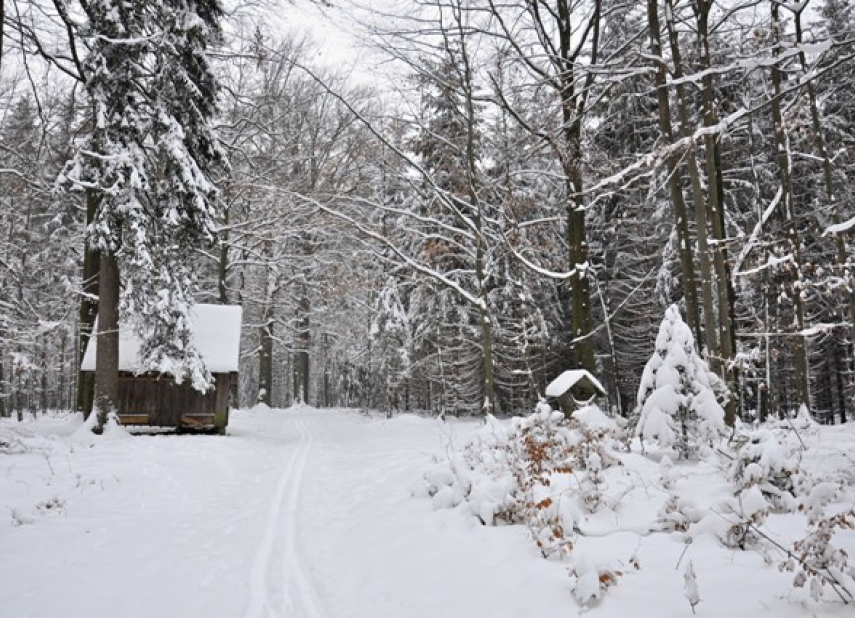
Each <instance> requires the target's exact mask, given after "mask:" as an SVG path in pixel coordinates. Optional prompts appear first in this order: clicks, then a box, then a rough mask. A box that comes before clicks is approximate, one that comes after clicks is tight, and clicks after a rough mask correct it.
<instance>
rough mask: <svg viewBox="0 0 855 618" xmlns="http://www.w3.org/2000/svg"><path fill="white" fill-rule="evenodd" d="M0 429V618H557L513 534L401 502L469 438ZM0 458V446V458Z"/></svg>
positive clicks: (249, 430) (259, 428) (550, 590)
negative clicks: (452, 441)
mask: <svg viewBox="0 0 855 618" xmlns="http://www.w3.org/2000/svg"><path fill="white" fill-rule="evenodd" d="M78 424H79V420H76V419H71V420H69V419H54V420H50V419H44V420H40V421H39V422H37V423H27V424H25V425H23V426H19V425H18V424H17V423H15V422H14V421H11V422H3V423H2V424H0V436H2V437H3V438H5V440H6V441H7V442H10V441H11V442H12V443H13V444H12V447H11V449H9V447H7V450H13V451H15V450H22V449H20V448H16V446H15V444H16V443H18V441H17V440H14V439H11V440H10V438H12V437H13V436H14V435H15V434H18V435H19V436H20V437H21V440H20V443H21V444H20V445H21V446H23V447H25V448H26V452H19V453H13V454H0V616H2V618H27V617H33V618H60V617H61V618H83V617H85V618H108V617H109V618H114V617H115V618H142V617H146V618H170V617H175V618H191V617H196V616H198V617H205V618H241V617H247V618H256V617H259V618H260V617H277V618H278V617H280V616H281V617H288V618H302V617H305V618H322V617H323V618H338V617H341V618H345V617H365V618H369V617H370V618H381V617H404V616H406V617H411V618H419V617H422V616H423V617H425V618H428V617H430V618H438V617H443V618H453V617H458V616H459V617H461V618H463V617H466V618H473V617H475V616H492V617H495V618H502V617H505V616H507V617H509V618H510V617H522V616H529V615H532V612H533V611H534V610H537V614H538V615H539V616H543V617H548V616H566V615H567V611H568V607H569V606H568V603H569V602H570V601H569V596H568V593H567V590H566V573H565V570H566V569H565V568H564V567H563V566H562V565H560V564H557V563H548V562H546V561H544V560H542V559H540V558H539V557H538V554H537V552H536V551H535V549H534V548H533V546H531V544H530V542H529V541H528V538H527V536H526V533H525V531H524V530H522V529H504V530H502V529H495V528H484V527H482V526H480V525H479V524H477V522H476V521H474V520H472V519H471V518H468V517H465V516H463V515H462V514H460V513H457V512H452V511H435V510H433V509H432V507H431V504H430V502H429V501H427V500H419V499H415V498H413V497H412V495H411V494H412V491H413V489H414V488H415V487H416V486H417V485H418V484H419V483H420V482H421V478H422V472H423V471H424V469H425V468H426V467H427V466H428V465H429V464H430V463H431V462H432V460H433V459H434V458H437V457H441V456H442V455H443V451H444V448H445V447H444V444H445V441H446V438H448V437H449V436H453V437H455V438H457V437H463V436H464V435H466V434H467V433H471V432H472V430H473V429H474V425H473V424H467V423H463V422H461V423H450V424H447V425H444V426H440V425H439V424H438V423H437V422H436V421H432V420H425V419H421V418H415V417H410V416H404V417H399V418H395V419H392V420H385V419H381V418H379V417H378V418H369V417H366V416H362V415H359V414H356V413H349V412H343V411H323V412H320V411H315V410H311V409H308V408H302V409H289V410H286V411H265V410H253V411H251V412H238V413H235V414H233V416H232V419H231V422H230V426H229V433H230V435H229V436H226V437H219V436H195V435H183V436H174V435H165V436H133V437H123V436H119V438H120V439H110V438H100V439H96V440H94V441H92V440H91V439H89V440H83V441H80V440H79V439H76V438H74V437H73V436H71V435H70V434H72V433H73V431H74V430H75V429H76V428H77V426H78ZM0 448H2V447H0Z"/></svg>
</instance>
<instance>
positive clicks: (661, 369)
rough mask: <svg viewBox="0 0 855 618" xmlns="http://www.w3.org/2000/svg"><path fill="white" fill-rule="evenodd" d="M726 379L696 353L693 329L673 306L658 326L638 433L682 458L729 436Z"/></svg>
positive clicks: (639, 409)
mask: <svg viewBox="0 0 855 618" xmlns="http://www.w3.org/2000/svg"><path fill="white" fill-rule="evenodd" d="M723 392H724V388H723V386H722V384H721V380H720V379H719V378H718V376H716V375H715V374H714V373H713V372H712V371H710V368H709V365H708V364H707V362H706V361H705V360H704V359H703V358H701V357H700V355H699V354H698V353H697V351H696V350H695V340H694V337H693V336H692V331H691V330H690V329H689V327H688V326H687V325H686V323H685V322H683V319H682V318H681V317H680V310H679V309H678V308H677V306H676V305H672V306H671V307H669V308H668V310H667V311H666V312H665V319H664V320H663V321H662V325H661V326H660V327H659V334H658V335H657V337H656V347H655V350H654V352H653V355H652V356H651V357H650V360H649V361H647V364H646V365H645V367H644V373H643V374H642V376H641V384H640V386H639V388H638V406H637V408H636V414H637V422H636V428H635V434H636V435H637V436H638V437H639V438H641V439H642V441H643V440H653V441H656V442H657V443H658V444H659V445H660V446H662V447H664V448H675V449H676V450H677V453H678V455H679V456H680V457H684V458H685V457H690V456H693V455H694V454H695V453H696V451H697V450H698V448H699V447H701V446H702V445H704V444H711V443H713V442H715V441H717V440H718V439H719V438H720V437H721V436H723V435H724V434H725V429H726V428H725V424H724V410H723V409H722V407H721V404H720V403H719V400H718V397H717V393H723Z"/></svg>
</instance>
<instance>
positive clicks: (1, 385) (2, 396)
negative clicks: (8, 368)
mask: <svg viewBox="0 0 855 618" xmlns="http://www.w3.org/2000/svg"><path fill="white" fill-rule="evenodd" d="M4 359H5V356H4V351H3V350H2V349H0V418H4V417H6V416H8V415H9V408H8V405H7V403H6V398H7V397H8V391H7V390H6V374H5V365H6V363H5V362H4Z"/></svg>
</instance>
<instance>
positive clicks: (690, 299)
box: [647, 0, 704, 341]
mask: <svg viewBox="0 0 855 618" xmlns="http://www.w3.org/2000/svg"><path fill="white" fill-rule="evenodd" d="M647 22H648V25H649V29H650V53H651V55H652V56H653V57H654V62H655V63H656V77H655V80H656V95H657V99H658V102H659V129H660V131H662V137H663V138H664V140H665V141H666V142H667V144H669V145H670V144H672V143H673V142H674V132H673V130H672V126H671V104H670V102H669V100H668V83H667V82H668V80H667V74H666V71H665V65H664V60H663V57H662V28H661V25H660V22H659V4H658V1H657V0H648V2H647ZM666 169H667V171H668V190H669V195H670V199H671V207H672V209H673V211H674V225H675V227H676V229H677V243H678V244H679V254H680V269H681V271H682V275H683V291H684V296H685V299H686V322H687V323H688V324H689V328H691V329H692V332H693V333H694V335H695V339H696V340H697V341H703V340H704V339H703V333H702V332H701V320H700V313H699V311H698V286H697V281H696V279H695V261H694V251H693V250H692V239H691V237H690V235H689V222H688V220H687V211H686V201H685V199H684V197H683V187H682V186H681V183H680V175H679V155H678V154H677V153H673V154H670V155H669V156H668V158H667V160H666Z"/></svg>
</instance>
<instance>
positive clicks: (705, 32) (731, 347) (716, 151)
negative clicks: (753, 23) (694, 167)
mask: <svg viewBox="0 0 855 618" xmlns="http://www.w3.org/2000/svg"><path fill="white" fill-rule="evenodd" d="M712 4H713V3H712V0H698V2H697V3H696V4H695V11H696V16H697V28H698V42H699V47H700V52H701V58H700V59H701V68H702V69H711V68H712V58H711V56H710V40H709V14H710V10H711V8H712ZM701 83H702V90H701V101H702V105H703V110H704V114H703V117H704V126H705V127H713V126H715V125H716V124H717V122H718V118H717V114H716V111H715V83H714V82H713V74H712V71H711V70H707V71H706V73H705V74H704V76H703V79H702V82H701ZM704 144H705V150H706V174H707V189H708V192H709V205H710V219H711V220H712V231H713V238H714V239H715V249H714V262H715V274H716V280H717V281H718V297H717V298H718V333H717V339H718V342H717V343H718V350H717V356H718V359H717V362H716V364H717V366H718V367H719V374H720V375H721V376H722V378H724V381H725V383H726V384H727V387H728V392H729V393H730V398H729V400H728V402H727V404H726V405H725V422H726V423H727V424H728V425H729V426H731V427H732V426H733V424H734V423H735V422H736V412H737V409H738V407H739V406H738V403H739V402H738V399H737V396H736V391H737V376H736V372H735V370H734V369H732V368H731V366H730V361H731V360H732V359H733V357H734V355H735V353H736V338H735V335H734V330H733V323H734V316H735V310H734V305H733V301H734V295H735V293H734V290H733V280H732V278H731V273H730V260H729V258H728V252H727V242H726V238H727V230H726V227H725V218H724V183H723V180H722V178H723V174H722V162H721V148H720V144H719V141H718V139H717V137H716V135H715V134H714V133H712V132H709V133H707V134H706V135H705V136H704Z"/></svg>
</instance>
